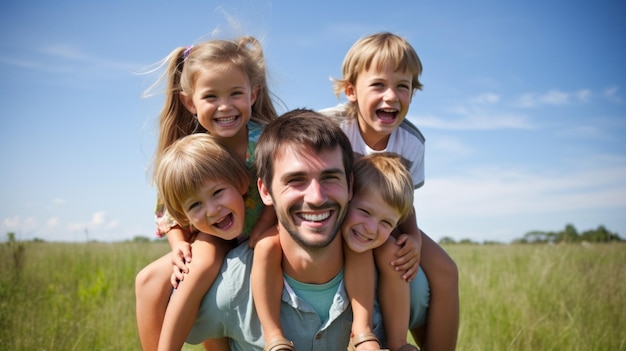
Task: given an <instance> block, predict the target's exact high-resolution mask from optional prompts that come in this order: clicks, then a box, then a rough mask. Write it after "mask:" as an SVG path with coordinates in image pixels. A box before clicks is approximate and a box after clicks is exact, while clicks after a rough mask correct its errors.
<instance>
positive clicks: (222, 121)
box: [215, 116, 238, 124]
mask: <svg viewBox="0 0 626 351" xmlns="http://www.w3.org/2000/svg"><path fill="white" fill-rule="evenodd" d="M237 117H238V116H231V117H224V118H216V119H215V122H216V123H219V124H228V123H233V122H234V121H235V120H236V119H237Z"/></svg>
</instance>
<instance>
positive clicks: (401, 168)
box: [352, 152, 414, 221]
mask: <svg viewBox="0 0 626 351" xmlns="http://www.w3.org/2000/svg"><path fill="white" fill-rule="evenodd" d="M352 172H353V173H352V174H353V176H354V185H353V190H354V197H356V196H358V195H359V194H361V193H366V192H368V193H372V192H373V193H374V194H376V195H378V196H379V197H380V198H381V200H382V201H384V202H385V203H386V204H387V205H389V206H391V207H393V208H394V209H396V210H397V211H398V212H399V213H400V214H401V218H400V221H402V220H404V219H405V218H406V217H407V216H408V215H409V214H410V213H411V211H412V210H413V191H414V189H413V180H412V178H411V174H410V173H409V171H408V169H407V168H406V167H405V165H404V164H403V163H402V159H401V157H400V156H399V155H398V154H395V153H391V152H381V153H374V154H370V155H367V156H363V157H360V158H358V159H357V160H356V161H355V163H354V168H353V169H352Z"/></svg>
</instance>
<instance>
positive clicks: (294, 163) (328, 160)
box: [259, 146, 352, 249]
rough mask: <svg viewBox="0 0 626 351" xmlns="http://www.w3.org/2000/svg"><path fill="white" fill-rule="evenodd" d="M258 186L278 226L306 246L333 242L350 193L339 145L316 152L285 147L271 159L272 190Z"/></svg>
mask: <svg viewBox="0 0 626 351" xmlns="http://www.w3.org/2000/svg"><path fill="white" fill-rule="evenodd" d="M259 186H260V193H261V197H262V198H263V201H264V202H265V204H267V205H273V206H274V209H275V210H276V216H277V218H278V222H279V224H280V226H281V227H282V228H283V229H284V230H286V231H287V232H288V233H289V234H290V235H291V237H292V238H293V239H294V241H296V242H297V243H298V244H299V245H300V246H302V247H303V248H307V249H315V248H322V247H326V246H327V245H329V244H330V243H331V242H332V241H333V239H334V238H335V237H336V235H337V233H338V231H339V228H340V227H341V223H342V222H343V219H344V217H345V215H346V212H347V208H348V206H347V205H348V202H349V201H350V198H351V196H352V191H351V187H350V186H349V182H348V179H347V178H346V173H345V169H344V166H343V159H342V152H341V148H340V147H339V146H337V147H336V148H335V149H333V150H324V151H321V152H319V153H316V152H315V150H313V149H311V148H308V147H307V148H298V149H294V148H293V147H291V146H285V147H283V148H282V149H281V150H279V152H277V154H276V158H275V160H274V179H273V181H272V184H270V187H271V192H270V191H269V190H270V189H268V188H267V186H266V185H265V184H263V183H262V182H261V181H260V183H259Z"/></svg>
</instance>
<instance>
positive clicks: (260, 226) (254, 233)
mask: <svg viewBox="0 0 626 351" xmlns="http://www.w3.org/2000/svg"><path fill="white" fill-rule="evenodd" d="M277 223H278V220H277V219H276V211H275V210H274V206H264V207H263V211H261V214H260V215H259V218H258V219H257V221H256V223H255V224H254V227H252V230H251V231H250V238H249V239H248V246H249V247H250V248H254V247H255V246H256V244H257V243H258V242H259V240H261V237H262V236H263V235H264V234H266V231H267V230H268V229H270V228H271V227H273V226H275V225H276V224H277ZM267 233H273V232H272V231H267Z"/></svg>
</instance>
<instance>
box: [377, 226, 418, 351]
mask: <svg viewBox="0 0 626 351" xmlns="http://www.w3.org/2000/svg"><path fill="white" fill-rule="evenodd" d="M395 241H396V240H395V238H393V237H390V238H389V239H387V241H386V242H385V243H384V244H383V245H382V246H380V247H377V248H376V249H374V257H375V258H376V267H377V268H378V302H379V303H380V307H381V310H382V314H383V324H384V325H385V335H386V336H387V347H388V348H389V349H391V350H399V349H400V348H402V347H403V346H405V345H407V339H406V336H407V330H408V329H409V318H410V311H411V292H410V288H411V286H410V285H409V283H407V281H406V280H405V279H404V278H403V277H402V276H401V275H400V274H398V272H397V271H396V270H395V269H394V268H393V266H391V265H390V264H389V262H390V261H391V260H393V259H394V258H395V257H396V252H397V251H398V250H399V249H398V246H397V245H396V244H395ZM403 349H408V348H407V347H406V346H405V348H403ZM412 349H413V348H412Z"/></svg>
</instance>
